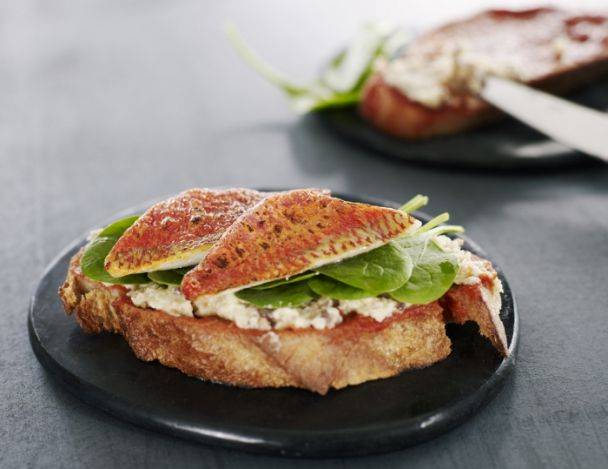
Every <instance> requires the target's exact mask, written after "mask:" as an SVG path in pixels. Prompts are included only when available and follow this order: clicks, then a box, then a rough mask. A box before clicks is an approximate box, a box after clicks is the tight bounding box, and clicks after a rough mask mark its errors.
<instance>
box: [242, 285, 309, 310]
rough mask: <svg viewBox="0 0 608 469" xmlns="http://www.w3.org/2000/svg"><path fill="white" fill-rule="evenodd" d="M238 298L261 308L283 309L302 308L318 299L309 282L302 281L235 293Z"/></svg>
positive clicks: (247, 289)
mask: <svg viewBox="0 0 608 469" xmlns="http://www.w3.org/2000/svg"><path fill="white" fill-rule="evenodd" d="M235 295H236V297H237V298H240V299H241V300H243V301H247V302H248V303H251V304H253V305H255V306H257V307H259V308H283V307H296V306H301V305H303V304H305V303H308V302H309V301H311V300H313V299H314V298H316V297H317V295H316V294H315V293H314V292H313V291H312V290H311V289H310V287H309V286H308V282H306V281H305V280H304V281H301V282H297V283H289V284H286V285H279V286H277V287H274V288H267V289H265V290H256V289H254V288H246V289H245V290H241V291H238V292H236V293H235Z"/></svg>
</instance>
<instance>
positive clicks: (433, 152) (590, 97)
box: [317, 82, 608, 170]
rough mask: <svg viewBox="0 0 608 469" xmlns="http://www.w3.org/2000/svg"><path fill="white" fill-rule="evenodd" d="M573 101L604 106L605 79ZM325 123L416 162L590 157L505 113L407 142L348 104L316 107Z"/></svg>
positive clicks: (472, 164) (490, 165)
mask: <svg viewBox="0 0 608 469" xmlns="http://www.w3.org/2000/svg"><path fill="white" fill-rule="evenodd" d="M568 99H571V100H572V101H574V102H577V103H580V104H583V105H585V106H589V107H591V108H595V109H599V110H607V109H608V82H603V83H598V84H595V85H593V86H591V87H589V88H587V89H586V90H584V91H581V92H579V93H576V94H574V95H572V96H569V97H568ZM317 115H318V117H319V119H321V120H322V122H323V123H324V124H326V125H327V126H328V127H329V128H330V129H332V130H333V131H335V132H336V133H338V134H339V135H341V136H343V137H345V138H347V139H348V140H350V141H352V142H354V143H357V144H360V145H363V146H365V147H367V148H369V149H371V150H375V151H377V152H379V153H381V154H384V155H387V156H392V157H395V158H399V159H402V160H407V161H412V162H416V163H423V164H432V165H442V166H450V167H454V166H459V167H466V168H477V169H506V170H514V169H535V168H536V169H538V168H552V167H559V166H569V165H575V164H590V163H594V160H593V159H592V158H591V157H588V156H586V155H583V154H582V153H579V152H576V151H573V150H570V149H569V148H567V147H565V146H563V145H561V144H559V143H556V142H554V141H553V140H550V139H548V138H547V137H545V136H544V135H542V134H540V133H538V132H536V131H535V130H533V129H531V128H530V127H527V126H526V125H524V124H522V123H520V122H517V121H515V120H513V119H509V118H507V119H505V120H504V121H501V122H497V123H495V124H492V125H488V126H487V127H484V128H481V129H477V130H472V131H469V132H465V133H462V134H457V135H451V136H445V137H436V138H433V139H430V140H426V141H421V142H413V141H409V142H408V141H406V140H402V139H398V138H395V137H391V136H389V135H386V134H384V133H382V132H380V131H378V130H376V129H375V128H373V127H372V126H371V125H369V124H368V123H367V122H365V121H364V120H363V119H361V118H360V117H359V116H358V114H357V112H356V110H355V109H354V108H346V109H339V110H329V111H324V112H319V113H317Z"/></svg>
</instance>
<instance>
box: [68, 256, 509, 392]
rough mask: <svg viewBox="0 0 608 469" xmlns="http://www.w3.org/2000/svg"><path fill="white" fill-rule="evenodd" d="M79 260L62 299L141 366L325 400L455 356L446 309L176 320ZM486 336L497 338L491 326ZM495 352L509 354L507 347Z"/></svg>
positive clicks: (88, 328)
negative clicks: (245, 324)
mask: <svg viewBox="0 0 608 469" xmlns="http://www.w3.org/2000/svg"><path fill="white" fill-rule="evenodd" d="M79 255H80V254H77V255H76V256H74V258H73V259H72V261H71V263H70V268H69V271H68V275H67V278H66V281H65V283H64V284H63V285H62V287H61V288H60V291H59V294H60V297H61V300H62V302H63V304H64V307H65V310H66V312H67V313H68V314H74V316H75V318H76V321H77V322H78V324H79V325H80V327H81V328H82V329H83V330H84V331H85V332H87V333H101V332H104V331H105V332H112V333H118V334H122V335H123V337H124V338H125V340H126V341H127V342H128V344H129V346H130V347H131V349H132V350H133V352H134V353H135V355H136V356H137V357H138V358H140V359H141V360H145V361H153V360H158V361H159V362H160V363H162V364H163V365H166V366H170V367H173V368H177V369H179V370H180V371H182V372H184V373H186V374H187V375H190V376H194V377H197V378H201V379H204V380H208V381H213V382H219V383H223V384H229V385H235V386H244V387H254V388H260V387H287V386H289V387H297V388H303V389H308V390H311V391H315V392H318V393H320V394H325V393H327V391H328V390H329V389H330V388H335V389H340V388H343V387H345V386H349V385H354V384H359V383H363V382H365V381H370V380H374V379H379V378H387V377H390V376H395V375H397V374H399V373H401V372H403V371H405V370H408V369H414V368H422V367H426V366H429V365H432V364H433V363H436V362H438V361H440V360H442V359H444V358H446V357H447V356H448V355H449V354H450V351H451V343H450V340H449V338H448V337H447V335H446V333H445V317H444V315H445V314H446V311H445V310H444V307H443V306H442V305H441V304H440V303H439V302H433V303H430V304H428V305H422V306H416V307H411V308H408V309H406V310H404V311H403V312H401V313H398V314H395V315H393V316H392V317H391V318H389V319H387V320H385V321H383V322H381V323H379V322H376V321H375V320H373V319H371V318H367V317H363V316H359V315H349V316H347V317H346V318H345V320H344V322H343V323H342V324H340V325H339V326H337V327H335V328H333V329H325V330H315V329H298V330H275V331H272V332H267V331H260V330H253V329H240V328H238V327H236V325H234V324H233V323H232V322H230V321H227V320H224V319H221V318H219V317H213V316H211V317H204V318H191V317H185V316H172V315H169V314H167V313H165V312H163V311H157V310H153V309H147V308H139V307H136V306H134V305H133V303H132V302H131V300H130V298H129V297H128V296H127V295H126V293H127V289H126V288H125V287H123V286H119V285H116V286H107V285H104V284H102V283H100V282H96V281H92V280H90V279H88V278H86V277H84V276H83V275H82V272H81V271H80V267H79ZM471 298H472V297H471ZM478 298H481V297H478ZM457 299H458V298H457V297H455V300H454V301H456V300H457ZM468 307H470V308H473V309H476V310H477V311H476V312H475V314H472V315H471V317H473V316H475V317H476V318H477V319H478V320H479V321H480V325H481V324H482V323H484V324H486V325H487V324H488V323H487V321H486V319H487V318H486V317H485V316H484V314H485V315H486V316H487V310H484V309H483V305H475V304H473V302H472V301H470V302H469V303H468ZM448 315H449V313H448ZM464 320H467V319H466V318H465V316H464V315H463V314H461V315H460V316H458V321H464ZM501 325H502V324H501ZM484 327H485V326H484ZM485 332H486V333H487V334H488V337H492V336H494V335H496V332H495V331H493V330H491V328H490V329H488V330H486V331H485ZM482 333H483V331H482ZM484 335H485V334H484ZM496 337H498V335H496ZM493 343H494V341H493ZM497 348H498V350H499V351H500V352H501V353H503V354H506V353H508V352H507V351H506V348H505V347H497Z"/></svg>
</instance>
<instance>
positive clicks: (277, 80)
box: [225, 24, 410, 113]
mask: <svg viewBox="0 0 608 469" xmlns="http://www.w3.org/2000/svg"><path fill="white" fill-rule="evenodd" d="M225 32H226V36H227V37H228V39H229V40H230V42H231V43H232V45H233V47H234V48H235V50H236V52H237V53H238V54H239V55H240V56H241V58H242V59H243V60H244V61H245V62H247V64H248V65H249V66H250V67H251V68H253V69H254V70H255V71H256V72H258V73H259V74H260V75H261V76H262V77H263V78H265V79H266V80H267V81H268V82H270V83H271V84H273V85H275V86H276V87H278V88H279V89H280V90H281V91H283V93H284V94H285V95H286V96H287V98H288V99H289V100H290V101H291V105H292V107H293V108H294V110H295V111H296V112H301V113H306V112H311V111H319V110H323V109H328V108H341V107H346V106H353V105H355V104H357V103H358V102H359V100H360V97H361V90H362V89H363V85H364V84H365V82H366V81H367V78H368V77H369V75H370V74H371V72H372V67H373V64H374V61H375V60H376V59H377V58H379V57H390V56H391V55H392V54H394V53H395V51H396V50H398V49H400V48H402V47H403V45H404V44H405V43H406V42H408V41H409V39H410V38H409V37H407V35H404V34H403V31H395V30H391V29H390V28H387V27H386V25H380V24H367V25H364V26H362V27H361V28H360V29H359V31H358V32H357V34H356V35H355V37H354V38H353V40H352V42H351V44H350V45H349V46H348V47H347V48H346V49H345V50H343V51H341V52H340V53H339V54H337V55H336V56H334V57H333V58H332V59H331V60H330V62H329V64H328V66H327V67H325V69H324V71H323V73H321V75H320V76H319V77H318V78H317V79H316V80H314V81H313V82H312V83H310V84H308V85H300V84H296V83H294V81H293V80H290V79H289V78H287V77H286V76H285V75H283V74H282V73H280V72H279V71H277V70H276V69H275V68H273V67H271V66H270V65H268V64H267V63H266V62H264V61H263V60H262V59H261V58H260V57H259V56H258V55H257V54H256V53H255V52H254V51H253V50H252V49H251V48H250V47H249V46H247V45H246V44H245V42H244V41H243V39H242V38H241V36H240V34H239V33H238V31H237V29H236V27H235V26H234V25H233V24H228V25H226V27H225Z"/></svg>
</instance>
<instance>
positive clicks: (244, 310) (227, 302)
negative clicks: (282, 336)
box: [195, 292, 271, 330]
mask: <svg viewBox="0 0 608 469" xmlns="http://www.w3.org/2000/svg"><path fill="white" fill-rule="evenodd" d="M195 305H196V312H195V314H196V315H197V316H201V317H204V316H219V317H221V318H224V319H228V320H229V321H232V322H234V323H235V324H236V325H237V327H240V328H242V329H261V330H270V329H271V324H270V321H268V319H266V318H265V317H263V316H262V315H261V314H260V310H259V309H258V308H256V307H255V306H253V305H251V304H249V303H247V302H245V301H242V300H239V299H238V298H237V297H236V296H235V295H234V293H230V292H224V293H219V294H217V295H210V296H203V297H201V298H199V299H198V300H196V302H195Z"/></svg>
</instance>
